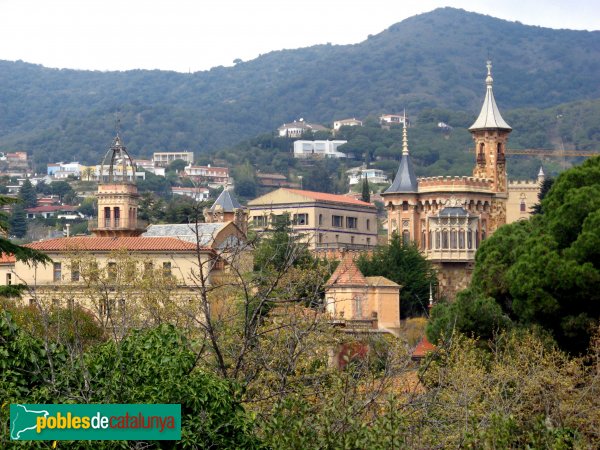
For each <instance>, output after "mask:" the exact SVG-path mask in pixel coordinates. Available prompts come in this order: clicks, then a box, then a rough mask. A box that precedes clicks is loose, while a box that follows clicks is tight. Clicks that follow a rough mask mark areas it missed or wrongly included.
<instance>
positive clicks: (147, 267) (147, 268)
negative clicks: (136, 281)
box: [144, 261, 154, 278]
mask: <svg viewBox="0 0 600 450" xmlns="http://www.w3.org/2000/svg"><path fill="white" fill-rule="evenodd" d="M153 271H154V263H152V261H145V262H144V277H145V278H149V277H151V276H152V272H153Z"/></svg>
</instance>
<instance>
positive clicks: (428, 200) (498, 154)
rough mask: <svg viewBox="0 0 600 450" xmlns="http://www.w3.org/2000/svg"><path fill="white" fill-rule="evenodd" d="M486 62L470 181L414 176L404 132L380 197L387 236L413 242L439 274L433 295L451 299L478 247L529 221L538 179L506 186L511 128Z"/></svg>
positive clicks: (472, 129) (466, 275) (466, 276)
mask: <svg viewBox="0 0 600 450" xmlns="http://www.w3.org/2000/svg"><path fill="white" fill-rule="evenodd" d="M492 83H493V79H492V76H491V63H488V74H487V78H486V85H487V88H486V96H485V99H484V102H483V106H482V108H481V112H480V114H479V116H478V118H477V120H476V121H475V123H473V125H472V126H471V127H470V128H469V131H470V132H471V134H472V137H473V141H474V157H475V158H474V159H475V161H474V162H475V165H474V168H473V176H462V177H441V176H439V177H429V178H419V179H417V178H416V177H415V175H414V170H413V168H412V162H411V160H410V154H409V151H408V140H407V136H406V127H404V138H403V141H404V142H403V152H402V159H401V161H400V167H399V169H398V173H397V175H396V178H395V179H394V182H393V183H392V185H391V186H390V188H389V189H388V190H387V191H386V192H384V193H383V194H382V196H383V198H384V201H385V207H386V209H387V213H388V237H391V235H392V234H393V233H398V234H399V235H400V236H401V237H402V239H403V241H404V242H415V243H416V244H417V245H418V246H419V248H420V249H421V250H422V252H423V254H424V255H425V256H426V257H427V258H428V259H430V260H431V261H432V262H433V263H434V264H435V265H436V266H437V268H438V270H439V290H438V295H445V296H446V297H450V298H452V297H454V295H455V293H456V292H457V291H459V290H461V289H464V288H465V287H466V286H467V285H468V283H469V280H470V278H471V272H472V267H473V263H474V261H475V253H476V251H477V249H478V248H479V246H480V244H481V242H482V241H483V240H484V239H485V238H486V237H488V236H490V235H491V234H492V233H494V232H495V231H496V230H497V229H498V228H499V227H501V226H502V225H504V224H506V223H510V222H512V221H515V220H519V219H521V218H525V217H528V216H529V213H530V212H529V210H527V211H521V208H522V206H521V205H522V202H521V200H525V201H526V202H527V203H528V204H529V206H531V205H533V203H535V200H537V194H538V192H539V189H540V180H539V178H538V180H535V181H530V182H515V183H509V182H508V180H507V175H506V153H505V152H506V148H507V143H508V136H509V134H510V132H511V131H512V128H511V127H510V126H509V125H508V124H507V123H506V122H505V121H504V119H503V118H502V116H501V114H500V111H499V110H498V107H497V105H496V101H495V99H494V95H493V91H492Z"/></svg>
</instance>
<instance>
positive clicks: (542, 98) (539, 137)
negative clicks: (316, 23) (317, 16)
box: [0, 8, 600, 174]
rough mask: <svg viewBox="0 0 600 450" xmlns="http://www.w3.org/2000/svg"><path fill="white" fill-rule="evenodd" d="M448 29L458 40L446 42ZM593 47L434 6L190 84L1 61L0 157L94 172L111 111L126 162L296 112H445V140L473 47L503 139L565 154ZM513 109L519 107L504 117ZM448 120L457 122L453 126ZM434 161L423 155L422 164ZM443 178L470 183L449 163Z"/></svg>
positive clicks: (466, 105) (585, 108)
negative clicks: (363, 32) (360, 38)
mask: <svg viewBox="0 0 600 450" xmlns="http://www.w3.org/2000/svg"><path fill="white" fill-rule="evenodd" d="M457 23H460V27H459V28H458V29H457V28H456V24H457ZM452 29H454V30H456V32H455V33H448V30H452ZM598 40H599V38H598V37H597V35H596V34H595V33H590V32H586V31H569V30H548V29H542V28H539V27H532V26H526V25H523V24H518V23H514V22H506V21H503V20H498V19H494V18H492V17H488V16H482V15H480V14H475V13H469V12H466V11H462V10H456V9H450V8H444V9H438V10H435V11H432V12H430V13H427V14H421V15H418V16H415V17H411V18H409V19H406V20H405V21H403V22H401V23H399V24H396V25H393V26H391V27H389V28H388V29H387V30H385V31H383V32H382V33H379V34H377V35H375V36H372V37H370V38H369V39H367V40H365V41H364V42H361V43H359V44H353V45H317V46H313V47H309V48H303V49H297V50H286V51H276V52H271V53H268V54H264V55H262V56H261V57H259V58H257V59H255V60H252V61H248V62H244V63H239V64H236V65H235V66H233V67H216V68H213V69H211V70H208V71H204V72H197V73H193V74H188V73H185V74H184V73H175V72H165V71H146V70H133V71H128V72H89V71H87V72H85V71H75V70H61V71H57V70H55V69H48V68H43V67H41V66H36V65H32V64H27V63H24V62H20V61H17V62H8V61H2V62H1V63H0V84H1V85H2V86H4V89H5V91H6V92H10V93H11V95H6V96H5V97H3V99H2V104H3V105H4V110H3V114H1V115H0V130H4V131H3V133H2V135H1V137H2V145H1V147H2V149H5V150H13V149H14V148H23V149H27V150H28V151H30V152H32V153H33V154H34V157H35V161H36V162H37V164H39V165H40V166H43V165H45V164H46V163H47V162H52V161H57V160H73V159H74V158H75V159H81V158H82V162H83V163H87V164H95V163H97V162H98V161H99V160H100V159H101V156H102V154H103V153H104V151H105V149H106V147H108V145H109V144H110V141H111V137H112V133H113V132H114V130H113V128H114V125H113V122H114V120H113V117H114V112H115V110H116V109H117V108H118V109H119V110H120V112H121V122H122V126H123V129H124V130H126V136H127V145H128V147H129V149H130V150H131V151H132V152H133V154H134V156H135V157H149V156H150V155H151V153H152V152H153V151H154V150H155V149H157V148H175V149H176V148H179V149H181V148H190V149H193V150H194V151H196V152H198V153H200V152H204V151H207V150H208V151H210V150H217V149H223V148H230V147H231V146H232V145H234V144H235V143H237V142H239V141H240V140H242V139H244V138H247V137H249V136H255V135H256V134H258V133H264V132H265V131H269V132H270V131H272V130H274V129H275V128H276V127H277V126H279V125H280V124H282V123H284V122H289V121H290V120H291V119H292V118H294V117H297V116H298V114H299V113H300V112H302V111H310V112H311V117H310V121H311V122H317V123H329V122H331V121H333V120H334V119H336V118H339V117H343V116H349V115H352V116H357V117H363V118H367V117H368V116H373V117H375V118H376V116H377V115H379V114H381V113H382V112H398V111H400V110H402V108H404V107H406V108H407V109H408V111H409V112H410V114H411V115H412V116H414V117H417V116H419V118H420V113H421V112H424V111H426V110H428V109H433V110H440V109H442V108H443V109H444V110H445V112H444V113H443V114H429V117H430V118H433V117H434V116H435V118H436V119H438V118H440V119H443V120H444V121H446V122H447V123H449V124H450V125H451V126H453V127H455V128H454V131H453V132H451V133H450V139H452V135H453V134H455V132H456V131H457V128H458V127H464V126H468V125H469V123H468V122H470V121H472V120H473V119H474V118H475V115H476V114H477V112H478V111H479V108H480V106H481V102H482V98H483V95H484V92H485V88H484V82H483V80H484V76H485V67H484V61H485V58H486V56H487V55H486V53H485V49H487V48H494V49H495V52H496V53H497V54H498V55H502V57H501V61H500V60H499V61H496V65H495V66H494V78H495V80H496V84H495V86H494V89H495V91H496V98H497V100H498V102H499V106H500V108H501V110H502V112H503V113H505V112H506V114H505V118H506V119H507V120H508V122H509V123H510V124H511V125H513V126H514V127H515V132H514V133H513V136H512V138H511V139H513V142H514V143H517V142H518V143H519V146H520V147H523V148H540V147H542V148H543V147H548V144H549V143H550V136H551V133H549V128H551V129H552V131H558V133H557V135H560V136H561V137H563V139H564V141H565V145H567V146H569V147H570V146H573V147H575V146H577V148H594V147H595V146H597V145H598V140H599V138H598V126H597V123H598V110H599V109H600V107H599V105H598V101H597V100H587V99H596V98H598V97H599V96H600V88H598V83H596V79H595V71H594V70H593V67H595V65H596V64H597V63H598V60H599V59H600V58H599V51H598V48H600V44H599V42H598ZM407 43H408V45H407ZM524 43H527V45H524ZM399 48H401V49H402V51H398V49H399ZM474 48H475V49H478V50H477V51H473V49H474ZM583 49H585V51H584V50H583ZM540 61H551V62H552V64H551V65H544V64H540ZM315 67H328V70H326V71H319V70H315ZM531 74H535V76H531ZM23 98H27V99H28V101H27V102H23V101H20V99H23ZM577 100H582V102H580V103H581V105H579V106H577V107H573V108H571V107H569V106H561V109H560V110H558V109H556V110H554V111H549V110H548V111H547V112H542V113H540V114H539V115H538V114H537V111H536V110H535V109H533V108H547V107H555V108H559V107H556V106H554V105H559V104H561V103H565V102H573V101H577ZM584 103H585V104H584ZM57 105H58V106H59V107H57ZM90 105H93V107H92V108H90ZM513 108H522V109H521V110H520V111H519V112H515V113H514V114H508V112H509V109H513ZM453 111H459V112H460V114H461V115H458V114H457V115H456V116H453V115H452V113H451V112H453ZM557 116H561V119H560V120H557ZM424 117H425V116H424ZM540 119H541V120H540ZM365 122H366V123H368V122H372V121H368V120H365ZM413 122H420V120H418V121H413ZM409 134H412V130H411V132H410V133H409ZM278 139H279V138H277V137H274V136H273V135H269V136H268V137H267V138H265V139H261V142H257V145H262V146H263V147H268V146H271V147H272V148H275V147H276V146H278V145H280V144H279V142H277V141H278ZM397 142H401V141H397ZM365 143H366V144H367V145H365V146H364V147H362V146H356V147H355V149H354V150H353V152H352V153H353V154H357V155H364V156H361V159H362V158H363V157H366V154H368V155H369V156H368V158H369V159H370V160H371V161H373V156H376V153H377V149H378V146H376V145H372V144H373V142H372V141H369V142H365ZM412 143H413V140H412V137H411V146H412ZM281 145H284V144H281ZM386 148H387V149H390V148H391V147H390V146H389V145H388V146H386ZM285 151H288V152H289V147H288V148H287V149H285ZM439 151H440V149H438V148H435V147H433V146H432V147H431V151H429V152H427V157H428V158H431V157H433V156H434V154H435V153H436V152H439ZM232 153H235V151H232ZM271 154H279V151H272V152H271ZM80 156H81V158H79V157H80ZM440 156H441V158H442V159H444V160H445V159H446V157H445V155H444V154H443V153H440ZM285 157H286V158H287V157H289V154H287V155H285ZM282 161H283V162H284V161H285V158H282V159H281V160H280V161H278V162H277V164H276V161H275V160H273V165H274V166H275V165H278V166H279V167H280V168H282V167H284V166H285V164H283V163H282ZM431 164H432V163H431V162H429V163H428V164H425V165H424V166H423V167H425V166H428V165H431ZM417 166H418V167H420V166H421V164H420V163H419V164H418V165H417ZM44 169H45V167H44ZM451 169H452V172H455V171H459V172H461V173H459V174H467V173H468V172H467V171H462V170H460V167H459V164H457V165H456V166H454V167H451ZM511 170H512V169H511ZM278 171H281V170H278ZM439 172H440V170H439V169H438V172H437V173H439ZM432 174H434V173H432ZM452 174H456V173H452Z"/></svg>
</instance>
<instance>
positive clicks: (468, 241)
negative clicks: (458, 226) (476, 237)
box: [467, 230, 473, 250]
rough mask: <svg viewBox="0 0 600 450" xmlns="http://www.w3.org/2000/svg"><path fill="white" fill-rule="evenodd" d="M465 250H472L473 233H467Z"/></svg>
mask: <svg viewBox="0 0 600 450" xmlns="http://www.w3.org/2000/svg"><path fill="white" fill-rule="evenodd" d="M467 248H468V249H469V250H471V249H472V248H473V232H472V231H471V230H469V231H467Z"/></svg>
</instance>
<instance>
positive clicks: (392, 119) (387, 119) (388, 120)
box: [379, 114, 410, 127]
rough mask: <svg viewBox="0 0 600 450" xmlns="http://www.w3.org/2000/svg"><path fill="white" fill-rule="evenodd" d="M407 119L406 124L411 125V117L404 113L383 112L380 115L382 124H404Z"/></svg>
mask: <svg viewBox="0 0 600 450" xmlns="http://www.w3.org/2000/svg"><path fill="white" fill-rule="evenodd" d="M405 121H406V126H407V127H408V126H410V120H409V118H408V117H407V116H406V115H404V114H402V115H401V114H383V115H381V116H379V122H380V123H382V124H390V125H392V124H396V125H404V122H405Z"/></svg>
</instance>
